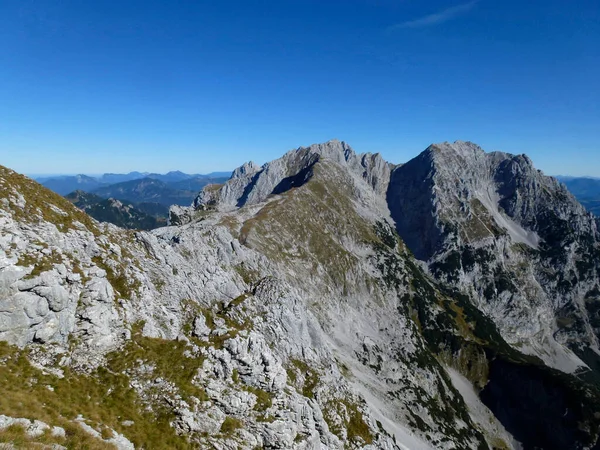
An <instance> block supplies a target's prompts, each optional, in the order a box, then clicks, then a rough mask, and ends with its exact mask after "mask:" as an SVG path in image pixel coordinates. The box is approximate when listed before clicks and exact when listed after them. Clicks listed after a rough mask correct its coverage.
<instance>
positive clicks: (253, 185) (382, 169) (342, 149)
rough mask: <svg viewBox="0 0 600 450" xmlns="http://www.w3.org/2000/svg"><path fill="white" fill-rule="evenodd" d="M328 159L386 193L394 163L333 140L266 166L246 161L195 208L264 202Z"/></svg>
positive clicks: (207, 190) (197, 201) (302, 180)
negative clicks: (357, 151)
mask: <svg viewBox="0 0 600 450" xmlns="http://www.w3.org/2000/svg"><path fill="white" fill-rule="evenodd" d="M324 160H327V161H331V162H333V163H335V164H337V165H339V166H340V167H344V170H347V171H349V172H350V173H352V174H353V176H356V177H359V178H361V179H363V180H365V181H366V182H367V183H368V184H369V185H370V186H371V189H373V191H375V192H376V193H377V194H378V195H380V196H384V195H385V192H386V190H387V184H388V182H389V174H390V172H391V168H392V165H391V164H389V163H387V162H386V161H385V160H384V159H383V158H382V157H381V155H379V154H370V153H365V154H360V155H357V154H356V153H355V152H354V150H352V148H351V147H350V146H349V145H348V144H347V143H345V142H343V141H338V140H331V141H328V142H325V143H323V144H313V145H310V146H308V147H299V148H297V149H295V150H290V151H289V152H287V153H286V154H285V155H284V156H283V157H281V158H279V159H276V160H273V161H271V162H269V163H267V164H265V165H263V166H262V167H258V166H257V165H256V164H254V163H246V164H244V165H243V166H241V167H239V168H238V169H236V170H235V171H234V172H233V175H232V177H231V179H230V180H228V181H227V182H226V183H225V184H224V185H223V186H219V187H218V189H217V188H216V187H215V186H208V187H206V188H205V189H204V190H203V192H201V193H200V194H199V196H198V197H197V198H196V199H195V201H194V203H193V208H196V209H198V208H205V207H207V206H214V207H217V208H220V209H231V208H236V207H241V206H244V205H253V204H257V203H260V202H262V201H264V200H266V198H267V197H268V196H269V195H277V194H281V193H283V192H285V191H288V190H289V189H292V188H294V187H299V186H301V185H303V184H304V183H306V182H307V181H308V180H309V179H310V178H311V177H312V176H313V168H314V166H315V165H316V164H318V163H319V161H324ZM325 176H326V175H325ZM332 176H333V175H332ZM177 214H178V215H179V216H181V215H185V212H184V211H183V210H181V209H180V208H179V209H178V212H177Z"/></svg>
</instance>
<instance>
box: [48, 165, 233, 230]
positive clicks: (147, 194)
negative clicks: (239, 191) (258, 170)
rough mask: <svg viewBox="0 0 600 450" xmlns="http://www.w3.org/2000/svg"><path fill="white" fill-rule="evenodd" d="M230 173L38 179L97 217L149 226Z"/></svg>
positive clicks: (133, 226) (158, 223)
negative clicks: (170, 209)
mask: <svg viewBox="0 0 600 450" xmlns="http://www.w3.org/2000/svg"><path fill="white" fill-rule="evenodd" d="M229 175H230V174H229V173H228V172H213V173H211V174H208V175H189V174H185V173H183V172H180V171H174V172H168V173H166V174H164V175H161V174H156V173H142V172H130V173H128V174H113V173H105V174H103V175H101V176H99V177H90V176H87V175H75V176H60V177H51V178H38V181H39V182H40V183H42V184H43V185H44V186H46V187H47V188H49V189H51V190H53V191H54V192H56V193H58V194H61V195H64V196H65V197H66V198H67V199H68V200H71V201H73V202H74V203H75V204H76V205H77V206H78V207H80V208H84V209H85V211H86V213H87V214H89V215H90V216H92V217H93V218H94V219H96V220H99V221H102V222H109V223H113V224H115V225H118V226H121V227H125V228H130V229H146V230H147V229H151V228H156V227H159V226H162V225H164V224H166V219H167V217H168V213H169V206H171V205H189V204H191V203H192V201H193V200H194V198H195V197H196V195H197V194H198V192H199V191H200V190H201V189H202V188H203V187H204V186H206V185H208V184H215V183H216V184H218V183H224V182H225V181H226V180H227V179H228V178H229ZM83 193H86V194H88V195H83ZM107 200H109V201H107ZM124 205H125V206H126V211H125V210H124V209H123V207H124Z"/></svg>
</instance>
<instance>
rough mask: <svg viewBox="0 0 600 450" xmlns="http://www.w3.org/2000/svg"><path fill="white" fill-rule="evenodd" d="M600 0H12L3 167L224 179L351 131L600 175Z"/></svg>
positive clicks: (355, 140) (396, 152)
mask: <svg viewBox="0 0 600 450" xmlns="http://www.w3.org/2000/svg"><path fill="white" fill-rule="evenodd" d="M599 80H600V1H598V0H572V1H568V0H545V1H539V0H527V1H523V0H520V1H515V0H479V1H477V0H475V1H466V2H465V1H462V0H458V1H451V0H444V1H442V0H436V1H420V0H336V1H332V0H330V1H323V0H321V1H316V0H315V1H313V0H273V1H266V0H265V1H229V0H211V1H202V0H197V1H192V0H189V1H177V0H171V1H166V0H165V1H154V0H144V1H127V0H119V1H117V0H114V1H113V0H111V1H109V0H106V1H79V0H77V1H74V0H48V1H44V0H0V164H2V165H6V166H9V167H12V168H14V169H15V170H18V171H21V172H25V173H59V172H60V173H78V172H81V173H99V172H104V171H111V172H124V171H129V170H134V169H135V170H141V171H144V170H147V171H158V172H166V171H168V170H173V169H180V170H183V171H188V172H210V171H213V170H227V169H232V168H234V167H236V166H238V165H239V164H241V163H242V162H244V161H246V160H249V159H252V160H254V161H256V162H258V163H264V162H266V161H268V160H271V159H273V158H276V157H278V156H280V155H281V154H282V153H283V152H285V151H287V150H289V149H291V148H296V147H298V146H300V145H308V144H311V143H314V142H321V141H326V140H328V139H331V138H338V139H341V140H345V141H347V142H348V143H349V144H350V145H352V146H353V147H354V148H355V149H356V150H357V151H359V152H365V151H371V152H381V153H382V154H383V155H384V156H385V157H386V159H388V160H390V161H392V162H403V161H406V160H408V159H410V158H411V157H413V156H415V155H416V154H418V153H419V152H420V151H421V150H423V149H424V148H425V147H427V145H428V144H430V143H432V142H439V141H446V140H448V141H454V140H457V139H461V140H471V141H474V142H476V143H478V144H480V145H481V146H482V147H484V148H485V149H486V150H504V151H508V152H512V153H527V154H528V155H530V156H531V157H532V159H533V160H534V162H535V163H536V166H537V167H539V168H541V169H543V170H544V171H545V172H546V173H550V174H559V173H561V174H572V175H581V174H587V175H596V176H600V144H599V142H600V139H599V138H600V86H599Z"/></svg>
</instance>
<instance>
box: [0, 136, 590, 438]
mask: <svg viewBox="0 0 600 450" xmlns="http://www.w3.org/2000/svg"><path fill="white" fill-rule="evenodd" d="M156 181H159V180H156ZM169 214H170V218H169V223H170V224H171V225H170V226H167V227H162V228H158V229H154V230H151V231H132V230H125V229H123V228H119V227H116V226H114V225H112V224H108V223H99V222H97V221H96V220H94V219H92V218H91V217H90V216H88V215H87V214H86V213H85V212H83V211H82V210H80V209H78V208H76V207H75V206H74V205H73V204H71V203H70V202H69V201H67V200H66V199H65V198H63V197H61V196H60V195H57V194H56V193H54V192H51V191H50V190H48V189H46V188H44V187H43V186H41V185H39V184H38V183H36V182H35V181H33V180H30V179H28V178H26V177H24V176H22V175H19V174H16V173H15V172H13V171H11V170H9V169H7V168H3V167H0V341H2V342H3V343H2V345H0V361H1V363H0V385H1V386H2V390H3V395H2V398H0V439H1V438H2V436H3V434H2V433H7V431H6V430H9V431H10V432H11V433H12V434H8V435H6V434H4V436H9V437H10V436H19V439H21V441H20V442H25V443H28V444H30V445H34V443H43V444H45V445H54V444H55V445H59V446H62V447H63V448H65V447H66V448H82V447H84V446H87V447H88V448H120V449H121V448H122V449H133V448H153V449H162V448H182V449H185V448H219V449H255V448H279V449H298V450H301V449H302V450H308V449H340V450H341V449H359V448H361V449H368V450H375V449H385V450H405V449H412V450H424V449H473V450H475V449H477V450H483V449H580V450H583V449H598V448H600V443H599V437H600V350H599V339H600V231H599V226H600V220H599V219H598V218H597V217H595V216H594V215H593V214H590V213H589V212H588V211H587V210H586V209H585V208H584V207H583V206H582V205H581V204H580V203H579V202H578V201H577V199H576V198H575V196H574V195H573V194H572V193H571V192H570V191H569V190H568V189H567V187H566V186H565V185H564V184H562V183H561V182H559V181H558V180H556V179H555V178H552V177H547V176H545V175H544V174H543V173H541V172H540V171H538V170H536V169H535V167H534V165H533V162H532V161H531V160H530V159H529V158H528V157H527V156H526V155H512V154H507V153H502V152H492V153H488V152H485V151H484V150H483V149H481V148H480V147H479V146H477V145H475V144H473V143H470V142H461V141H458V142H455V143H447V142H445V143H441V144H434V145H431V146H429V147H428V148H427V149H425V150H424V151H423V152H421V153H420V154H419V155H417V156H416V157H415V158H413V159H412V160H410V161H408V162H407V163H405V164H392V163H390V162H387V161H385V160H384V159H383V158H382V157H381V155H379V154H371V153H363V154H358V153H356V152H355V151H354V150H353V149H352V148H351V147H350V146H349V145H348V144H346V143H345V142H340V141H336V140H334V141H329V142H326V143H323V144H315V145H312V146H309V147H300V148H298V149H294V150H291V151H289V152H287V153H285V154H284V155H283V156H282V157H281V158H279V159H276V160H274V161H271V162H269V163H267V164H264V165H262V166H258V165H256V164H254V163H251V162H249V163H246V164H244V165H242V166H240V167H239V168H237V169H236V170H234V171H233V173H232V174H231V177H230V178H229V179H228V180H227V181H225V182H224V183H221V184H209V185H207V186H205V187H204V188H203V189H202V191H201V192H200V193H199V194H198V195H197V196H196V197H195V199H194V200H193V202H190V204H189V205H188V206H182V205H173V206H171V208H170V212H169ZM34 420H35V421H34ZM1 430H4V431H1ZM19 433H20V434H19ZM6 440H8V438H6ZM9 442H10V441H9ZM93 446H96V447H93ZM102 446H105V447H102ZM55 448H56V447H55Z"/></svg>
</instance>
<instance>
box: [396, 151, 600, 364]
mask: <svg viewBox="0 0 600 450" xmlns="http://www.w3.org/2000/svg"><path fill="white" fill-rule="evenodd" d="M387 198H388V203H389V206H390V211H391V214H392V217H393V218H394V220H395V222H396V227H397V230H398V232H399V234H400V235H401V236H402V237H403V239H404V240H405V242H406V243H407V244H408V246H409V247H410V248H411V250H412V251H413V252H414V253H415V255H416V256H417V257H418V258H420V259H422V260H425V261H427V262H428V263H429V265H430V268H431V270H432V272H433V273H434V274H435V275H436V277H437V278H438V279H439V280H440V281H444V282H445V283H448V284H450V285H452V286H456V287H458V288H459V289H460V290H461V291H463V292H464V293H466V294H467V295H469V296H470V297H471V298H472V299H473V302H474V304H476V305H477V306H478V307H479V308H481V309H482V310H483V311H484V312H485V313H486V314H488V315H489V316H490V317H491V318H492V319H493V320H494V322H495V323H496V324H497V325H498V326H499V328H500V329H501V331H502V334H503V336H504V337H505V338H506V339H507V340H508V341H509V342H511V343H514V344H518V345H520V346H523V347H522V348H524V349H525V351H527V352H528V353H531V354H534V355H537V356H539V357H541V358H542V359H544V360H545V361H546V362H547V363H548V364H550V365H552V366H554V367H557V368H560V369H562V370H566V371H568V372H572V371H574V370H577V368H578V367H584V366H585V363H584V362H583V361H581V360H580V359H579V358H578V357H577V356H575V355H574V354H573V352H572V351H571V350H574V351H575V352H577V353H579V354H581V353H582V351H581V348H582V346H583V347H589V348H591V349H592V353H594V352H597V349H598V334H597V332H596V331H595V330H594V329H593V326H592V325H591V323H592V322H594V319H593V316H590V314H589V311H590V305H592V304H595V303H594V302H595V300H594V299H595V297H594V295H593V293H594V292H596V289H597V285H598V275H597V269H595V267H597V262H596V261H597V255H598V254H599V253H598V252H599V249H600V247H599V242H600V239H599V238H600V235H599V234H598V228H597V221H596V219H595V218H594V217H593V216H591V215H590V214H589V213H587V212H586V211H585V209H584V208H583V207H582V206H581V205H580V204H579V203H578V202H577V201H576V200H575V198H574V197H573V196H572V195H571V194H570V193H569V192H568V191H567V189H566V188H565V186H564V185H562V184H561V183H559V182H558V181H557V180H555V179H554V178H551V177H547V176H545V175H543V174H542V173H541V172H540V171H538V170H536V169H535V168H534V167H533V164H532V162H531V160H530V159H529V158H528V157H527V156H525V155H517V156H515V155H509V154H506V153H500V152H494V153H485V152H484V151H483V150H482V149H481V148H480V147H478V146H477V145H475V144H472V143H469V142H456V143H454V144H448V143H444V144H439V145H432V146H430V147H429V148H428V149H427V150H426V151H425V152H423V153H422V154H421V155H419V156H418V157H416V158H414V159H413V160H411V161H409V162H408V163H406V164H405V165H403V166H401V167H398V168H396V169H395V170H394V172H393V173H392V176H391V182H390V186H389V189H388V193H387ZM590 293H592V294H590ZM563 344H566V346H567V347H568V348H565V347H564V346H563Z"/></svg>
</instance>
